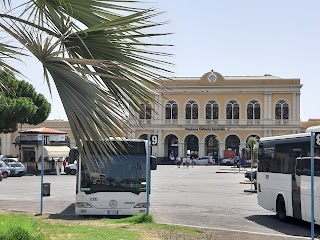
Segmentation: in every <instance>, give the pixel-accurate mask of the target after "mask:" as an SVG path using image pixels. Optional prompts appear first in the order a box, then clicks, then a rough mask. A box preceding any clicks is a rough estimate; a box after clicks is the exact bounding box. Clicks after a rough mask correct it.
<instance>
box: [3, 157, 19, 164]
mask: <svg viewBox="0 0 320 240" xmlns="http://www.w3.org/2000/svg"><path fill="white" fill-rule="evenodd" d="M2 161H4V162H5V163H6V164H8V163H11V162H18V158H14V157H10V158H8V157H4V158H2Z"/></svg>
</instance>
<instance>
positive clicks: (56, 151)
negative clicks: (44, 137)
mask: <svg viewBox="0 0 320 240" xmlns="http://www.w3.org/2000/svg"><path fill="white" fill-rule="evenodd" d="M69 151H70V148H69V147H67V146H44V156H45V157H49V158H58V157H62V158H65V157H68V156H69Z"/></svg>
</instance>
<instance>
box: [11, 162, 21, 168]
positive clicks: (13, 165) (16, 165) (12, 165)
mask: <svg viewBox="0 0 320 240" xmlns="http://www.w3.org/2000/svg"><path fill="white" fill-rule="evenodd" d="M8 166H9V167H22V165H21V164H19V163H8Z"/></svg>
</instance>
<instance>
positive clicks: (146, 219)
mask: <svg viewBox="0 0 320 240" xmlns="http://www.w3.org/2000/svg"><path fill="white" fill-rule="evenodd" d="M114 223H136V224H138V223H155V221H154V220H153V217H152V215H150V214H149V215H147V214H146V213H141V214H139V215H135V216H131V217H127V218H122V219H116V220H114Z"/></svg>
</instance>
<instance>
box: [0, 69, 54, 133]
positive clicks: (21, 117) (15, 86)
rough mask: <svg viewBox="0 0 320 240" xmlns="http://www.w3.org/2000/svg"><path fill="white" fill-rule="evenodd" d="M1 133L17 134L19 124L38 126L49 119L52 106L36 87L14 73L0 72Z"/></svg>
mask: <svg viewBox="0 0 320 240" xmlns="http://www.w3.org/2000/svg"><path fill="white" fill-rule="evenodd" d="M0 79H1V81H2V83H3V86H5V87H3V89H2V91H1V92H0V112H1V118H0V133H1V132H4V133H9V132H15V131H16V130H17V129H18V124H24V123H28V124H31V125H37V124H39V123H41V122H43V121H44V120H46V119H47V117H48V115H49V113H50V110H51V105H50V103H49V102H48V101H47V100H46V99H45V98H44V96H43V95H42V94H38V93H37V92H36V91H35V89H34V87H33V86H32V85H31V84H30V83H28V82H26V81H19V80H17V79H16V78H15V76H14V75H13V73H12V72H9V71H8V70H7V71H0Z"/></svg>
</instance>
